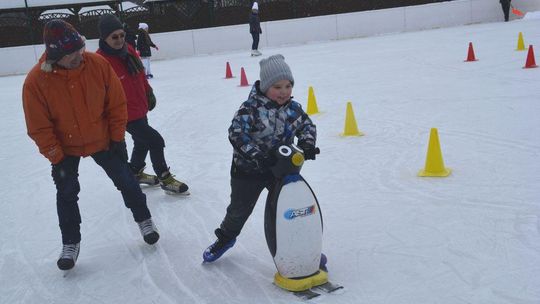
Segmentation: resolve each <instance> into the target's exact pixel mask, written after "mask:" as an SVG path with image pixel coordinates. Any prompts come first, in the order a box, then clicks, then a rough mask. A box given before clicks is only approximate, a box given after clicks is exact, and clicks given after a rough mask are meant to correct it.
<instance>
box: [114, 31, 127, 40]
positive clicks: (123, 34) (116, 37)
mask: <svg viewBox="0 0 540 304" xmlns="http://www.w3.org/2000/svg"><path fill="white" fill-rule="evenodd" d="M124 37H126V33H122V34H118V35H112V36H111V39H112V40H118V39H124Z"/></svg>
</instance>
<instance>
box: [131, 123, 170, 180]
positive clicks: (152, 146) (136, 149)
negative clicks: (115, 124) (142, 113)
mask: <svg viewBox="0 0 540 304" xmlns="http://www.w3.org/2000/svg"><path fill="white" fill-rule="evenodd" d="M127 131H128V133H129V134H131V137H132V138H133V152H132V153H131V169H132V170H133V172H134V173H137V172H139V171H140V170H141V169H142V168H144V167H145V166H146V163H145V162H144V160H145V159H146V155H147V154H148V152H150V160H151V161H152V167H153V168H154V172H156V174H157V176H161V174H162V173H163V172H165V171H167V170H169V168H168V167H167V162H166V161H165V153H164V151H163V150H164V148H165V140H164V139H163V137H162V136H161V134H159V132H158V131H156V130H155V129H154V128H152V127H151V126H150V125H149V124H148V118H146V117H143V118H141V119H137V120H134V121H130V122H128V124H127Z"/></svg>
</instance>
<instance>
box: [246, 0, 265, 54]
mask: <svg viewBox="0 0 540 304" xmlns="http://www.w3.org/2000/svg"><path fill="white" fill-rule="evenodd" d="M249 32H250V33H251V38H252V40H253V42H252V43H251V56H261V55H262V53H261V52H259V37H260V35H261V34H262V30H261V19H260V18H259V4H258V3H257V2H253V6H252V7H251V14H250V15H249Z"/></svg>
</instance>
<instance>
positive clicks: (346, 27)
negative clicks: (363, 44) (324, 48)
mask: <svg viewBox="0 0 540 304" xmlns="http://www.w3.org/2000/svg"><path fill="white" fill-rule="evenodd" d="M337 30H338V37H337V39H349V38H355V37H365V36H370V35H378V34H384V33H395V32H402V31H404V30H405V8H403V7H399V8H390V9H384V10H376V11H369V12H359V13H349V14H340V15H337Z"/></svg>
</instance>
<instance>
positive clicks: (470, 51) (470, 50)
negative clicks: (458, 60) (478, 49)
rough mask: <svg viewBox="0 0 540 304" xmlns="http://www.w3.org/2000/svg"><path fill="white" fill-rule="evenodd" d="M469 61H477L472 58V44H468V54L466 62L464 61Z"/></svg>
mask: <svg viewBox="0 0 540 304" xmlns="http://www.w3.org/2000/svg"><path fill="white" fill-rule="evenodd" d="M469 61H478V59H476V57H474V49H473V46H472V42H469V52H468V53H467V60H465V62H469Z"/></svg>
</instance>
